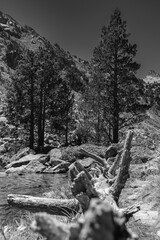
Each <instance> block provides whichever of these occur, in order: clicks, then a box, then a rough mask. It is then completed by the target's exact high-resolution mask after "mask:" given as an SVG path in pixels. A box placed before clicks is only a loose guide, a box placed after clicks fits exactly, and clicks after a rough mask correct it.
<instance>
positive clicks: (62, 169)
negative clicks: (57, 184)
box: [43, 161, 70, 173]
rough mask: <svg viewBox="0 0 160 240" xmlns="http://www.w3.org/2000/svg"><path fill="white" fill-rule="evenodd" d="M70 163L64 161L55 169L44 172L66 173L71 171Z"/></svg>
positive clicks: (50, 168)
mask: <svg viewBox="0 0 160 240" xmlns="http://www.w3.org/2000/svg"><path fill="white" fill-rule="evenodd" d="M69 166H70V163H69V162H65V161H62V162H61V163H60V164H58V165H57V166H55V167H49V168H47V169H45V170H44V171H43V173H66V172H67V171H68V169H69Z"/></svg>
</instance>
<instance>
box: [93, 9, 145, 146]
mask: <svg viewBox="0 0 160 240" xmlns="http://www.w3.org/2000/svg"><path fill="white" fill-rule="evenodd" d="M126 27H127V26H126V21H123V20H122V18H121V12H120V11H119V10H118V9H116V10H115V11H114V13H113V15H112V16H111V19H110V23H109V25H108V27H106V26H104V27H103V28H102V34H101V41H100V44H99V46H98V47H97V48H95V50H94V53H93V61H92V63H93V67H94V75H97V76H98V75H99V74H101V76H103V82H104V87H103V91H102V92H101V95H102V97H103V103H104V104H103V117H104V119H105V121H106V122H108V124H109V126H110V128H111V129H112V142H114V143H117V142H118V139H119V130H120V128H121V127H122V126H124V125H125V122H126V119H125V117H124V113H128V112H132V110H133V108H132V107H133V105H134V104H135V102H136V101H137V98H136V93H137V78H136V76H135V74H136V72H137V70H138V69H139V67H140V65H139V64H138V63H136V62H135V61H133V59H134V57H135V55H136V52H137V45H136V44H131V43H130V42H129V40H128V38H129V36H130V34H128V33H127V30H126ZM104 80H105V81H104ZM97 81H101V78H100V79H98V80H97ZM127 120H128V119H127Z"/></svg>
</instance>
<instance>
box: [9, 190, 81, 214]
mask: <svg viewBox="0 0 160 240" xmlns="http://www.w3.org/2000/svg"><path fill="white" fill-rule="evenodd" d="M7 201H8V203H9V204H10V205H12V206H15V207H18V208H24V209H27V210H31V211H33V212H43V211H44V212H47V213H50V214H53V215H62V216H67V215H69V214H76V213H77V212H78V210H79V203H78V201H77V200H76V199H53V198H44V197H32V196H27V195H18V194H9V195H8V198H7Z"/></svg>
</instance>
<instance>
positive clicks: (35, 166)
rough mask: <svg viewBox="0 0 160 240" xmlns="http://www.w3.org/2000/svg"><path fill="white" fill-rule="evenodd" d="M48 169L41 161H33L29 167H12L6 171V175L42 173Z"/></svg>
mask: <svg viewBox="0 0 160 240" xmlns="http://www.w3.org/2000/svg"><path fill="white" fill-rule="evenodd" d="M45 168H46V167H45V166H44V165H43V164H42V163H40V162H39V161H36V160H32V161H31V162H29V163H28V164H27V165H22V166H19V167H11V168H9V169H7V170H6V173H21V174H22V173H39V172H42V171H43V170H44V169H45Z"/></svg>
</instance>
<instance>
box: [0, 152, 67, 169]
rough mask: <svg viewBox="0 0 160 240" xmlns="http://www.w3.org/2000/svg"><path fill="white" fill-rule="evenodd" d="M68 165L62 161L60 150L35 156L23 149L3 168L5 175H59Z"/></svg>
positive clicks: (33, 153)
mask: <svg viewBox="0 0 160 240" xmlns="http://www.w3.org/2000/svg"><path fill="white" fill-rule="evenodd" d="M68 166H69V163H67V162H65V161H63V160H62V154H61V151H60V149H58V148H55V149H52V150H51V151H50V152H49V153H48V154H35V152H34V151H33V150H31V149H30V148H24V149H22V150H20V151H19V152H18V153H17V154H15V155H14V156H13V157H12V158H11V159H10V163H9V164H7V165H6V166H5V169H6V173H14V172H17V173H21V174H23V173H28V172H34V173H43V172H44V173H61V172H66V171H67V170H68Z"/></svg>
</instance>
